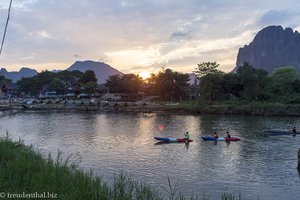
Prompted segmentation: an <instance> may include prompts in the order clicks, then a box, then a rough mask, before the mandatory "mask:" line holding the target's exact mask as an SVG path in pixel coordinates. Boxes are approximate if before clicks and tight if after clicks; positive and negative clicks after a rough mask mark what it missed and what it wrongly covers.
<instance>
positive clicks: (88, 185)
mask: <svg viewBox="0 0 300 200" xmlns="http://www.w3.org/2000/svg"><path fill="white" fill-rule="evenodd" d="M60 160H61V159H60V158H58V159H56V161H53V159H51V158H50V156H49V157H48V159H43V157H42V156H41V154H40V153H38V152H37V151H35V150H34V149H33V148H32V147H27V146H25V145H23V144H22V143H21V142H12V141H10V140H9V139H7V138H4V139H1V140H0V180H1V181H0V192H1V195H9V194H12V195H13V194H22V193H26V194H28V195H29V194H31V195H36V196H35V197H37V195H46V196H47V195H48V197H52V198H55V197H57V199H72V200H73V199H116V200H117V199H120V200H126V199H128V200H129V199H162V197H161V195H160V194H158V193H157V192H154V191H153V190H152V188H150V187H148V186H145V185H143V184H140V183H137V182H135V181H133V180H132V179H131V178H130V177H128V176H126V175H124V174H121V175H119V176H117V177H116V178H115V181H114V183H113V185H112V186H108V184H106V183H104V182H103V181H102V180H101V178H99V177H95V176H93V174H92V173H86V172H84V171H82V170H79V169H76V167H75V166H74V165H72V164H69V163H68V161H67V160H66V161H64V162H61V161H60ZM31 197H34V196H31ZM17 199H20V198H17Z"/></svg>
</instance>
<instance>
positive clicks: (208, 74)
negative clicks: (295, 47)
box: [195, 62, 300, 103]
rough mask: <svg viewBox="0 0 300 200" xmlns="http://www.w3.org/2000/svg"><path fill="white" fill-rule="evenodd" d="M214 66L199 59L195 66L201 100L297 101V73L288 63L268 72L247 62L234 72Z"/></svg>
mask: <svg viewBox="0 0 300 200" xmlns="http://www.w3.org/2000/svg"><path fill="white" fill-rule="evenodd" d="M218 66H219V64H217V63H216V62H203V63H201V64H198V67H197V68H196V71H195V73H196V75H197V77H198V79H199V81H200V84H199V93H200V100H201V101H202V102H208V103H212V102H217V101H228V100H239V101H276V102H278V101H281V102H285V103H300V74H299V72H298V71H297V70H296V69H295V68H294V67H292V66H286V67H279V68H277V69H275V70H274V71H273V72H272V73H271V74H268V73H267V72H266V71H265V70H262V69H256V68H254V67H253V66H252V65H250V64H249V63H244V64H243V66H240V67H238V68H237V70H236V72H235V73H233V72H231V73H224V72H222V71H220V70H218V69H217V68H218Z"/></svg>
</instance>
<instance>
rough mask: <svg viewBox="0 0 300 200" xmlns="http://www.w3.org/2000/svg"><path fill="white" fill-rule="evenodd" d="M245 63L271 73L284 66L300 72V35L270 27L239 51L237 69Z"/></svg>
mask: <svg viewBox="0 0 300 200" xmlns="http://www.w3.org/2000/svg"><path fill="white" fill-rule="evenodd" d="M244 62H248V63H249V64H251V65H252V66H253V67H254V68H257V69H259V68H260V69H264V70H266V71H267V72H269V73H271V72H272V71H273V70H274V69H275V68H278V67H283V66H293V67H295V68H296V69H297V70H298V71H300V34H299V33H298V32H297V31H295V32H294V31H293V29H291V28H286V29H283V28H282V26H268V27H266V28H264V29H262V30H261V31H259V32H258V33H257V34H256V36H255V37H254V39H253V41H252V42H251V43H250V44H249V45H245V46H244V47H242V48H240V49H239V52H238V55H237V61H236V68H237V67H239V66H242V65H243V63H244ZM236 68H235V70H236Z"/></svg>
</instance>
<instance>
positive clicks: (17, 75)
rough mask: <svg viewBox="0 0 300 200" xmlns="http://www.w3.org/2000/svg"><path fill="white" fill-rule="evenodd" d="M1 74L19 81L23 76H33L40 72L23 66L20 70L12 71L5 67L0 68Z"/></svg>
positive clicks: (13, 80)
mask: <svg viewBox="0 0 300 200" xmlns="http://www.w3.org/2000/svg"><path fill="white" fill-rule="evenodd" d="M0 74H1V75H3V76H5V77H6V78H8V79H11V80H12V82H17V81H18V80H20V79H21V78H22V77H32V76H35V75H37V74H38V72H37V71H36V70H34V69H30V68H27V67H23V68H21V69H20V71H12V72H8V71H7V70H6V69H5V68H1V69H0Z"/></svg>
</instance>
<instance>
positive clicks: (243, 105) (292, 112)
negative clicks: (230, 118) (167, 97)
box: [179, 102, 300, 116]
mask: <svg viewBox="0 0 300 200" xmlns="http://www.w3.org/2000/svg"><path fill="white" fill-rule="evenodd" d="M182 109H184V110H185V111H187V112H192V113H200V114H234V115H258V116H300V104H283V103H277V102H217V103H213V104H199V103H196V102H194V103H183V104H182V105H181V107H180V108H179V110H182Z"/></svg>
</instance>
